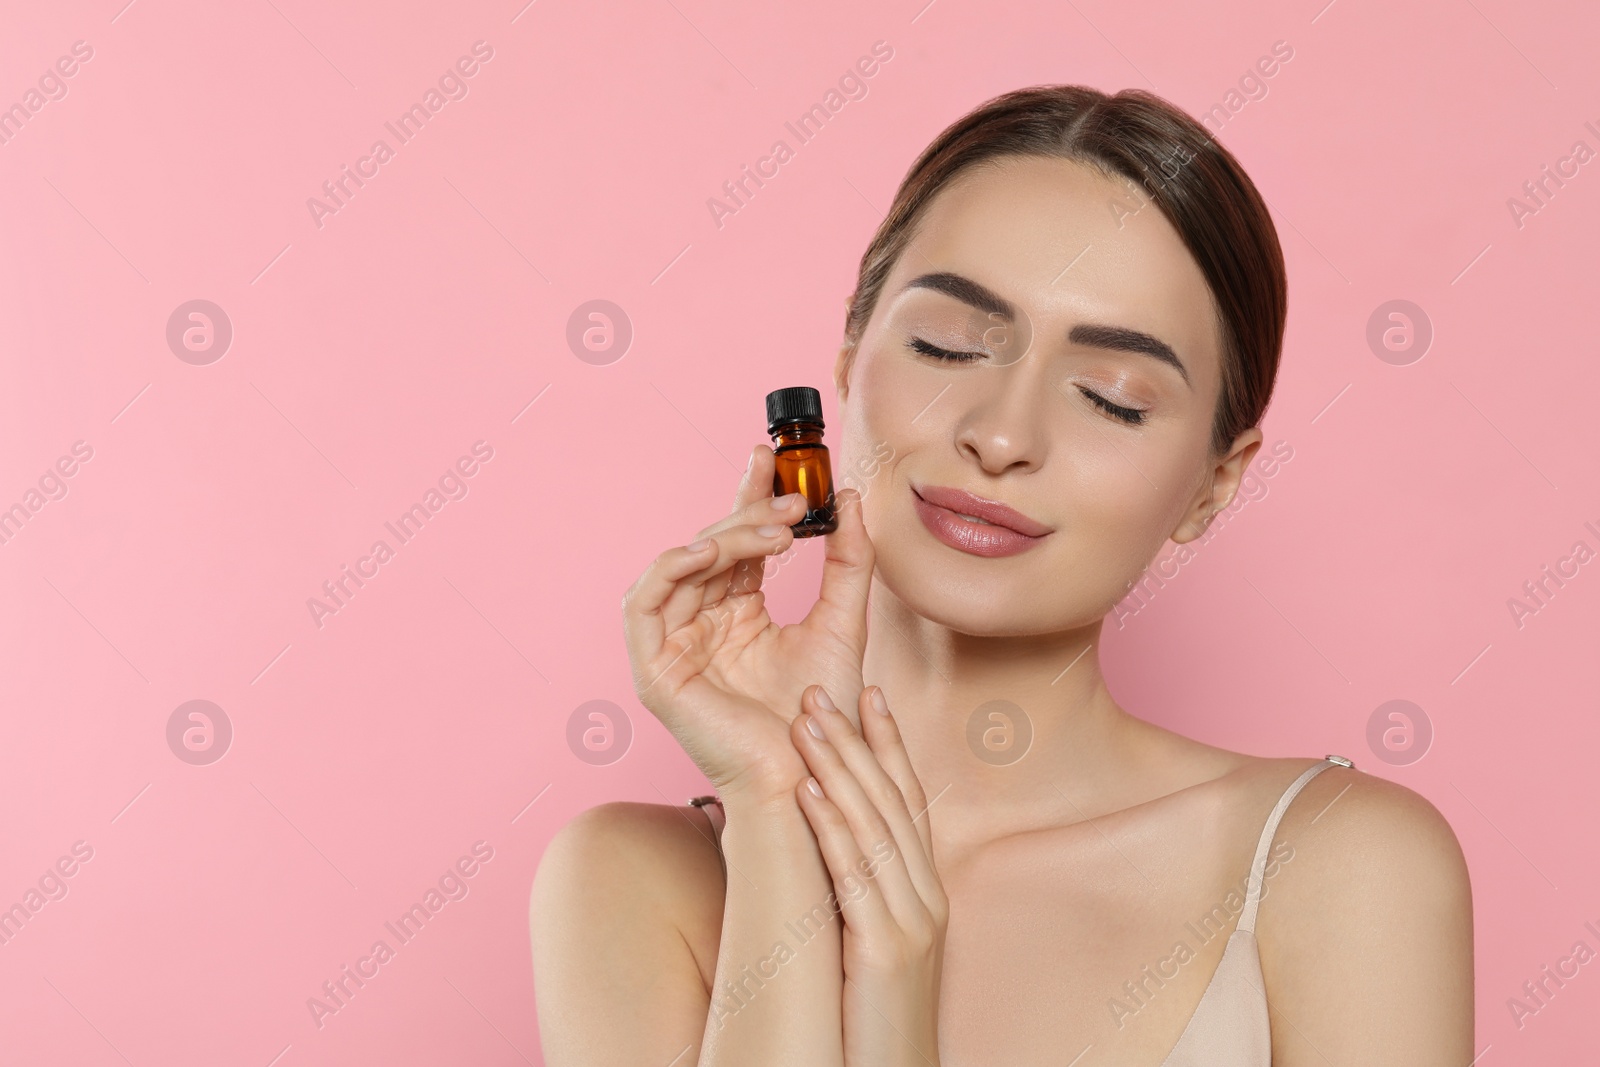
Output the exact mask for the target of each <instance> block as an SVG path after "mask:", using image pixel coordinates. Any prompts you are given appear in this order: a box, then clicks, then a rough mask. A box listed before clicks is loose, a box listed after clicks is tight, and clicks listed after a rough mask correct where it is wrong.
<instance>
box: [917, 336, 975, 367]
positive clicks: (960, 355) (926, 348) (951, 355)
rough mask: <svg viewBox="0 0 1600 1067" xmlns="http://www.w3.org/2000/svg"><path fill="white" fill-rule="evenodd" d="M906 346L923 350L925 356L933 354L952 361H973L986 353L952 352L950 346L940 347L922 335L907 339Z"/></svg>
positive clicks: (919, 350)
mask: <svg viewBox="0 0 1600 1067" xmlns="http://www.w3.org/2000/svg"><path fill="white" fill-rule="evenodd" d="M906 347H907V348H910V349H911V350H912V351H915V352H921V353H922V354H923V355H925V356H932V357H933V358H934V359H942V360H946V361H948V362H951V363H971V362H972V361H973V360H975V359H982V358H983V355H984V354H983V353H982V352H952V351H950V350H949V349H948V348H940V347H939V346H938V345H936V344H933V343H932V342H930V341H924V340H923V339H922V338H920V337H913V338H912V339H911V340H909V341H907V342H906Z"/></svg>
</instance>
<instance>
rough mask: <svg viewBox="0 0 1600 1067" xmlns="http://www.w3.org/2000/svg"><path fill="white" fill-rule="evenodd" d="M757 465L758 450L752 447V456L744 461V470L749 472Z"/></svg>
mask: <svg viewBox="0 0 1600 1067" xmlns="http://www.w3.org/2000/svg"><path fill="white" fill-rule="evenodd" d="M755 467H756V450H755V449H753V448H752V449H751V450H750V458H749V459H747V460H745V461H744V472H745V473H746V474H749V473H750V472H751V471H753V470H755Z"/></svg>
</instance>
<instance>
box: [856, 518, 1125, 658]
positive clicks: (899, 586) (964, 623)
mask: <svg viewBox="0 0 1600 1067" xmlns="http://www.w3.org/2000/svg"><path fill="white" fill-rule="evenodd" d="M908 518H909V521H910V523H911V524H913V525H911V526H909V527H907V526H904V525H902V527H901V529H902V530H903V531H904V532H903V533H901V534H899V535H897V536H896V537H895V538H893V539H886V543H883V544H881V545H879V546H878V547H877V550H876V551H877V567H876V572H877V574H876V577H877V580H878V581H881V582H882V583H883V584H884V585H885V586H887V587H888V589H889V591H890V592H892V593H893V594H894V595H895V596H896V597H898V598H899V599H900V600H901V602H902V603H904V604H905V605H906V607H908V608H909V609H911V611H912V612H914V613H915V614H917V615H918V616H920V617H921V618H924V619H927V620H928V621H929V622H931V623H934V624H935V625H938V626H943V627H945V628H946V629H949V630H953V631H955V632H956V633H961V634H966V635H968V636H970V637H1029V636H1033V635H1036V634H1048V633H1060V632H1063V631H1067V630H1074V629H1079V628H1081V627H1084V626H1088V625H1091V624H1093V623H1095V622H1097V621H1098V620H1099V619H1100V618H1101V617H1102V616H1103V614H1104V613H1103V612H1098V611H1094V612H1091V611H1088V610H1087V609H1085V610H1082V611H1074V610H1072V609H1073V607H1074V605H1075V604H1078V603H1083V602H1084V601H1083V600H1082V599H1081V594H1082V590H1077V589H1073V588H1071V584H1072V583H1070V582H1066V581H1063V580H1062V579H1061V576H1060V575H1052V574H1049V573H1045V567H1044V561H1043V559H1042V558H1034V559H1027V557H1026V556H1014V557H1011V558H1009V559H1000V560H995V559H983V558H980V557H977V556H965V555H963V554H961V553H959V552H956V551H955V550H953V549H950V548H946V547H945V546H944V545H941V544H939V543H938V542H936V541H933V540H932V539H931V538H927V537H926V535H925V534H924V533H923V530H922V526H921V524H920V523H919V522H918V520H917V518H916V517H915V516H909V517H908ZM919 536H920V537H922V538H924V539H926V540H927V541H928V543H927V544H918V543H916V539H917V538H919ZM1027 556H1033V553H1028V554H1027ZM1025 559H1026V562H1024V560H1025Z"/></svg>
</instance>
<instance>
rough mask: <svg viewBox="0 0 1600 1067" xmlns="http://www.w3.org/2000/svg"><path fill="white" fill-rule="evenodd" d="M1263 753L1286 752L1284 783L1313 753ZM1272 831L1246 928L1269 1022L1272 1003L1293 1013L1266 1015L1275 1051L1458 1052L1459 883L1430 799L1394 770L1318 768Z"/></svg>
mask: <svg viewBox="0 0 1600 1067" xmlns="http://www.w3.org/2000/svg"><path fill="white" fill-rule="evenodd" d="M1274 762H1281V763H1284V764H1290V765H1291V766H1289V767H1288V768H1287V770H1288V772H1289V773H1288V776H1287V780H1286V781H1284V782H1283V785H1285V786H1286V785H1287V784H1288V781H1292V780H1293V778H1294V777H1295V776H1296V775H1297V774H1298V773H1300V772H1299V771H1296V770H1295V769H1294V765H1298V766H1299V767H1300V769H1301V770H1304V768H1305V767H1307V766H1310V765H1311V764H1313V763H1315V762H1316V761H1305V760H1297V761H1287V760H1286V761H1274ZM1277 777H1279V778H1280V779H1282V778H1283V772H1282V771H1279V772H1277ZM1274 841H1275V842H1278V843H1279V844H1278V845H1276V846H1275V847H1274V852H1273V854H1274V856H1276V857H1277V858H1278V859H1279V864H1280V865H1279V867H1278V871H1277V873H1276V877H1274V878H1273V879H1272V883H1271V886H1270V892H1267V893H1264V894H1263V897H1262V903H1261V910H1260V914H1259V919H1258V922H1257V926H1256V930H1257V940H1258V945H1259V950H1260V955H1261V964H1262V972H1263V977H1264V979H1265V981H1266V983H1267V987H1268V994H1269V999H1270V1001H1271V1003H1272V1004H1273V1006H1274V1007H1275V1008H1277V1009H1279V1011H1278V1012H1276V1013H1275V1014H1274V1020H1275V1023H1276V1019H1277V1017H1278V1015H1279V1014H1281V1015H1282V1017H1284V1018H1288V1019H1293V1020H1294V1021H1295V1024H1296V1026H1295V1027H1284V1028H1283V1029H1282V1031H1281V1032H1280V1030H1279V1027H1278V1026H1276V1025H1274V1028H1273V1031H1274V1032H1273V1047H1274V1054H1275V1060H1274V1062H1277V1059H1276V1057H1277V1055H1278V1054H1279V1053H1282V1054H1283V1057H1284V1062H1285V1063H1289V1064H1297V1063H1300V1062H1302V1061H1304V1062H1311V1061H1312V1060H1313V1059H1315V1058H1316V1057H1317V1056H1319V1055H1328V1056H1332V1057H1333V1058H1334V1059H1335V1060H1346V1059H1348V1060H1350V1061H1352V1062H1354V1061H1367V1062H1379V1061H1382V1062H1389V1061H1390V1060H1388V1059H1385V1058H1384V1057H1393V1056H1395V1055H1396V1054H1397V1052H1398V1051H1399V1050H1409V1049H1415V1050H1417V1055H1416V1057H1415V1058H1410V1059H1406V1062H1415V1063H1428V1064H1431V1063H1435V1062H1445V1061H1446V1060H1447V1059H1448V1060H1449V1061H1450V1062H1455V1060H1454V1059H1451V1057H1459V1062H1461V1063H1465V1062H1467V1061H1469V1060H1470V1059H1471V1058H1472V1052H1471V1044H1472V890H1471V883H1470V879H1469V876H1468V871H1467V864H1466V859H1465V856H1464V855H1463V853H1462V850H1461V845H1460V843H1459V841H1458V840H1457V838H1456V835H1455V832H1454V831H1453V830H1452V829H1451V828H1450V824H1449V822H1448V821H1447V820H1446V819H1445V817H1444V816H1443V815H1442V814H1441V813H1440V812H1439V810H1438V808H1436V807H1435V806H1434V805H1433V804H1432V803H1431V802H1430V801H1429V800H1428V799H1427V798H1426V797H1424V796H1422V795H1421V794H1420V793H1418V792H1416V791H1415V790H1412V789H1409V788H1407V787H1405V786H1403V785H1399V784H1398V783H1395V782H1391V781H1387V780H1386V779H1383V778H1378V777H1375V776H1373V775H1370V774H1366V773H1364V772H1362V771H1359V770H1355V769H1353V768H1345V767H1331V768H1329V769H1328V770H1326V771H1323V772H1321V773H1320V774H1318V775H1317V776H1316V777H1314V778H1313V779H1312V780H1311V781H1310V782H1309V783H1307V784H1306V786H1305V787H1304V788H1303V789H1302V790H1301V792H1300V793H1299V795H1298V796H1297V797H1296V798H1295V799H1294V801H1293V802H1292V803H1291V804H1290V805H1289V808H1288V809H1287V811H1286V812H1285V814H1284V817H1283V820H1282V821H1281V822H1280V823H1279V824H1278V829H1277V832H1276V833H1275V835H1274ZM1279 849H1282V851H1281V852H1280V851H1279ZM1422 991H1426V995H1425V996H1420V997H1419V996H1418V994H1419V993H1420V992H1422ZM1380 1049H1381V1050H1382V1051H1381V1052H1380V1051H1379V1050H1380ZM1402 1058H1405V1057H1402ZM1394 1062H1399V1060H1394Z"/></svg>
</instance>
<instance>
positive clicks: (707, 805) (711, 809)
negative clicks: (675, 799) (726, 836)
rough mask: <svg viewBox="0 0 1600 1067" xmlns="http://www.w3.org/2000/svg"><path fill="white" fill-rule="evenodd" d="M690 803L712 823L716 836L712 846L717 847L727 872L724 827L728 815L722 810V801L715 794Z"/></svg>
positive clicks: (697, 798)
mask: <svg viewBox="0 0 1600 1067" xmlns="http://www.w3.org/2000/svg"><path fill="white" fill-rule="evenodd" d="M689 803H690V805H691V806H693V807H696V808H699V809H700V810H701V811H702V812H704V813H705V816H706V818H707V819H709V820H710V821H711V832H712V834H713V835H714V837H713V840H712V844H714V845H716V846H717V858H718V859H720V860H723V865H724V870H726V865H727V860H725V859H723V856H722V827H723V824H724V823H726V822H727V813H726V812H725V811H723V810H722V801H721V800H720V799H718V798H717V796H716V794H715V793H713V794H710V795H709V796H703V797H690V798H689Z"/></svg>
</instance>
